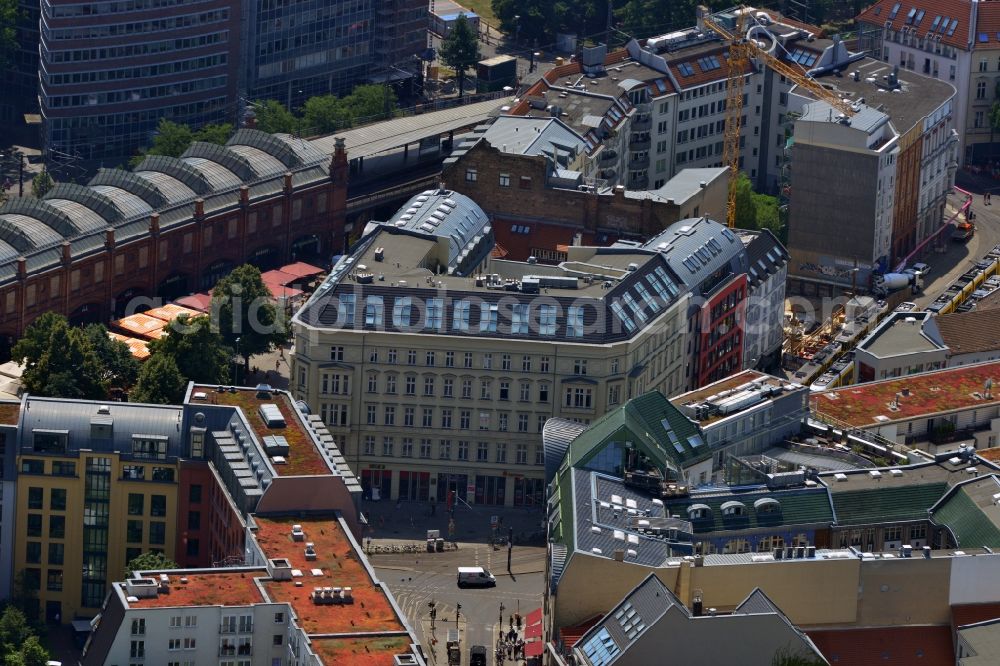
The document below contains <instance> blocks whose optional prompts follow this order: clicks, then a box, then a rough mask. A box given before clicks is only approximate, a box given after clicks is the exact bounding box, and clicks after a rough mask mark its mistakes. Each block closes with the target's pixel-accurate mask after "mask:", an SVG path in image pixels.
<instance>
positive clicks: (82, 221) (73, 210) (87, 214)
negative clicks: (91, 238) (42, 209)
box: [45, 199, 111, 240]
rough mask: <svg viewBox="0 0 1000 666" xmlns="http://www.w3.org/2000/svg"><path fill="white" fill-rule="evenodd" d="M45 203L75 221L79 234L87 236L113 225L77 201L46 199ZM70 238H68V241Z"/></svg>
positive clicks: (74, 224)
mask: <svg viewBox="0 0 1000 666" xmlns="http://www.w3.org/2000/svg"><path fill="white" fill-rule="evenodd" d="M45 203H47V204H49V205H50V206H54V207H55V208H58V209H59V210H61V211H62V212H64V213H66V215H68V216H69V217H70V219H72V220H73V226H75V227H76V228H77V232H78V233H83V234H85V233H90V232H94V231H101V230H103V229H106V228H107V227H108V226H109V225H110V224H111V222H110V221H108V220H105V219H104V218H103V217H101V216H100V215H98V214H97V213H95V212H94V211H93V210H91V209H90V208H88V207H86V206H84V205H83V204H81V203H77V202H76V201H70V200H68V199H45ZM74 235H75V234H74ZM69 238H70V237H67V240H68V239H69Z"/></svg>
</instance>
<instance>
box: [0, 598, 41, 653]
mask: <svg viewBox="0 0 1000 666" xmlns="http://www.w3.org/2000/svg"><path fill="white" fill-rule="evenodd" d="M33 633H34V632H32V630H31V625H29V624H28V618H27V617H26V616H25V614H24V611H22V610H21V609H20V608H17V607H16V606H13V605H11V606H7V607H5V608H4V609H3V615H0V650H2V651H3V654H4V655H7V654H10V653H11V652H12V651H14V650H17V648H18V646H20V645H22V644H23V643H24V642H25V641H26V640H27V639H28V637H29V636H31V635H32V634H33Z"/></svg>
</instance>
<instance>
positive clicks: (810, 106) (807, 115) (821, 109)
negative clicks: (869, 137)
mask: <svg viewBox="0 0 1000 666" xmlns="http://www.w3.org/2000/svg"><path fill="white" fill-rule="evenodd" d="M838 115H840V111H839V110H837V109H835V108H833V107H832V106H830V105H829V104H827V103H826V102H820V101H816V102H807V103H806V104H805V105H804V106H803V107H802V117H801V118H799V119H798V120H796V123H800V122H813V123H835V122H837V116H838ZM887 122H889V116H887V115H886V114H884V113H882V112H881V111H878V110H876V109H873V108H872V107H870V106H868V105H866V104H863V105H861V108H860V109H859V110H858V111H857V112H855V114H854V115H853V116H851V118H850V121H849V122H848V126H849V127H851V128H852V129H856V130H859V131H861V132H865V133H866V134H871V133H872V132H874V131H875V130H876V129H878V128H879V127H881V126H882V125H884V124H886V123H887Z"/></svg>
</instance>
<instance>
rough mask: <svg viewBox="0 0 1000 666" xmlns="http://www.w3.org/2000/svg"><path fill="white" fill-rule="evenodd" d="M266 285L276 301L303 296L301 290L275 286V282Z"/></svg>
mask: <svg viewBox="0 0 1000 666" xmlns="http://www.w3.org/2000/svg"><path fill="white" fill-rule="evenodd" d="M264 285H265V286H266V287H267V288H268V289H269V290H270V291H271V295H272V296H274V298H275V300H278V299H282V298H295V297H296V296H301V295H302V290H301V289H296V288H295V287H286V286H284V285H280V284H274V283H273V282H265V283H264Z"/></svg>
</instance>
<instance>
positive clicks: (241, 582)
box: [115, 569, 267, 608]
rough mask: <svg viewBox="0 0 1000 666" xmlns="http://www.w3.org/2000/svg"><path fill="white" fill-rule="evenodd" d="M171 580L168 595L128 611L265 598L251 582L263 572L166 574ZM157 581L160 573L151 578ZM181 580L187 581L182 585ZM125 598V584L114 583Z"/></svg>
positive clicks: (264, 573) (241, 602)
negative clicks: (120, 589)
mask: <svg viewBox="0 0 1000 666" xmlns="http://www.w3.org/2000/svg"><path fill="white" fill-rule="evenodd" d="M163 573H166V574H167V575H168V576H170V592H168V593H166V594H158V595H156V596H155V597H143V598H140V599H139V600H138V601H130V602H128V605H129V607H130V608H173V607H174V606H245V605H248V604H256V603H263V602H264V601H265V599H264V596H263V595H262V594H261V593H260V588H258V587H257V584H256V583H255V582H254V579H255V578H261V577H263V576H267V570H266V569H260V570H259V571H242V572H239V573H233V572H228V573H226V572H225V570H224V569H223V570H220V572H219V573H216V572H214V571H207V570H204V569H202V570H200V571H197V572H193V573H184V572H178V571H165V572H163ZM153 577H154V578H156V579H157V580H159V573H156V574H154V575H153ZM181 578H185V579H186V580H187V582H186V583H182V582H181ZM115 585H118V586H119V587H121V588H122V592H123V593H124V594H125V595H126V596H127V595H128V592H126V591H125V583H115Z"/></svg>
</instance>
